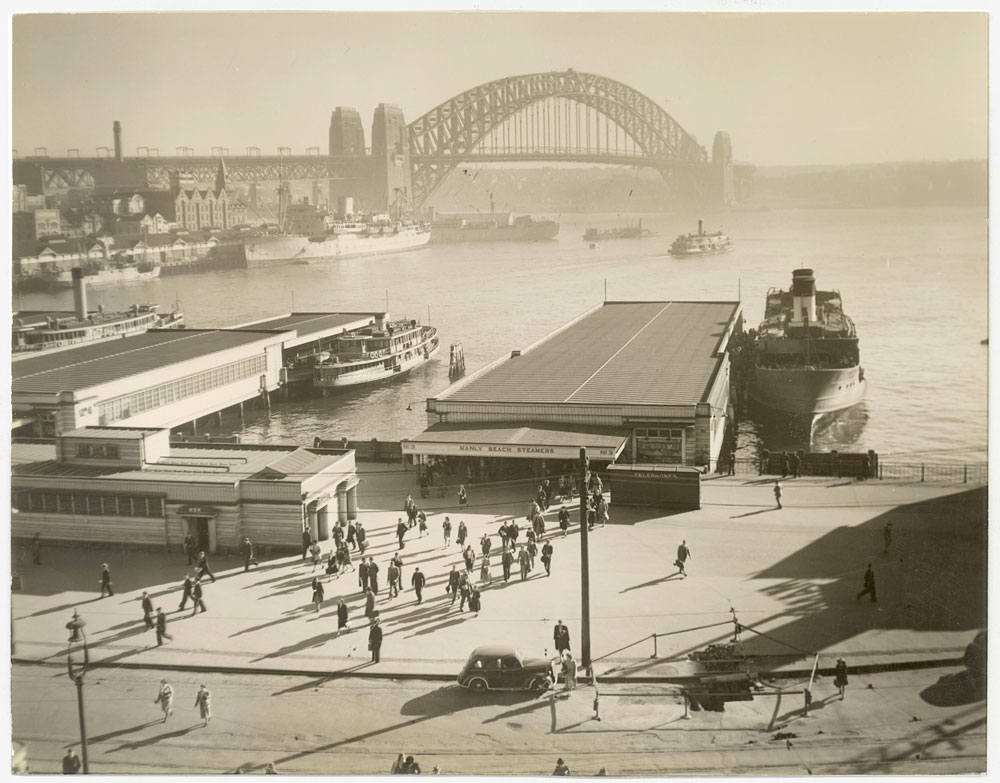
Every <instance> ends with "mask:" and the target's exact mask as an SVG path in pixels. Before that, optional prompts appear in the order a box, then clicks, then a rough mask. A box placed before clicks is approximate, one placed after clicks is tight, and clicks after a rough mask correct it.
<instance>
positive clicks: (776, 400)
mask: <svg viewBox="0 0 1000 783" xmlns="http://www.w3.org/2000/svg"><path fill="white" fill-rule="evenodd" d="M755 348H756V352H755V360H754V369H753V375H752V377H751V381H750V398H751V400H753V401H754V402H756V403H758V404H760V405H763V406H764V407H766V408H769V409H772V410H775V411H779V412H782V413H788V414H796V415H800V416H801V415H804V416H810V417H812V420H815V419H816V418H818V417H819V416H822V415H823V414H827V413H835V412H837V411H841V410H844V409H846V408H850V407H851V406H853V405H856V404H857V403H859V402H860V401H861V400H862V398H863V397H864V395H865V388H866V382H865V371H864V368H863V367H861V355H860V349H859V346H858V335H857V331H856V330H855V327H854V322H853V321H852V320H851V319H850V318H849V317H848V316H847V315H846V314H845V313H844V310H843V303H842V301H841V298H840V292H839V291H817V290H816V280H815V278H814V277H813V271H812V270H811V269H796V270H794V271H793V272H792V286H791V289H790V290H788V291H784V290H776V289H774V288H772V289H771V290H769V291H768V292H767V301H766V306H765V310H764V320H763V321H761V323H760V328H759V330H758V334H757V337H756V341H755Z"/></svg>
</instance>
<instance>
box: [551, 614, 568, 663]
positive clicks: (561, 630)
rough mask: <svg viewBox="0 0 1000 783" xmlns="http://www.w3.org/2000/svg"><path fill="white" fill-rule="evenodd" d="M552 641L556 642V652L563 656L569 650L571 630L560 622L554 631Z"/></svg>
mask: <svg viewBox="0 0 1000 783" xmlns="http://www.w3.org/2000/svg"><path fill="white" fill-rule="evenodd" d="M552 641H553V642H555V645H556V652H558V653H559V654H560V655H562V652H563V650H568V649H569V628H567V627H566V626H565V625H563V621H562V620H560V621H559V622H557V623H556V627H555V628H554V629H553V630H552Z"/></svg>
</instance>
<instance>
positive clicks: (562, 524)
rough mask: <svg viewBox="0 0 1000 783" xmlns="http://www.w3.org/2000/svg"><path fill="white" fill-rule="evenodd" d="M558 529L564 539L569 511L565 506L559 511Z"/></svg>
mask: <svg viewBox="0 0 1000 783" xmlns="http://www.w3.org/2000/svg"><path fill="white" fill-rule="evenodd" d="M559 529H560V530H561V531H562V534H563V538H566V531H567V530H569V509H568V508H566V506H563V507H562V508H560V509H559Z"/></svg>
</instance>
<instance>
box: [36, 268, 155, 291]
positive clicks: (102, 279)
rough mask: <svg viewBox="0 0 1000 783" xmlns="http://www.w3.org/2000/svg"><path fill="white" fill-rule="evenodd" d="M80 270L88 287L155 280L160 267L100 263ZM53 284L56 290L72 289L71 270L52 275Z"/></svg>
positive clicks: (63, 270)
mask: <svg viewBox="0 0 1000 783" xmlns="http://www.w3.org/2000/svg"><path fill="white" fill-rule="evenodd" d="M81 268H82V269H83V276H84V278H85V279H86V281H87V285H88V286H95V285H114V284H116V283H132V282H136V281H139V280H155V279H156V278H158V277H159V276H160V267H159V266H154V265H152V264H128V263H114V262H102V263H99V264H88V265H87V266H84V267H81ZM53 282H54V283H55V286H56V288H72V287H73V270H72V269H62V270H60V271H58V272H56V273H54V275H53Z"/></svg>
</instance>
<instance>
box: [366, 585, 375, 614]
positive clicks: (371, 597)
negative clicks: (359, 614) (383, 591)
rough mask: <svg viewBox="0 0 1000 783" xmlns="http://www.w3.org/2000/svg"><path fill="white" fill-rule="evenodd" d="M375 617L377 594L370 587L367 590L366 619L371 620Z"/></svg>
mask: <svg viewBox="0 0 1000 783" xmlns="http://www.w3.org/2000/svg"><path fill="white" fill-rule="evenodd" d="M374 616H375V593H373V592H372V591H371V588H370V587H369V588H368V589H367V590H365V617H367V618H368V619H369V620H370V619H371V618H373V617H374Z"/></svg>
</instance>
